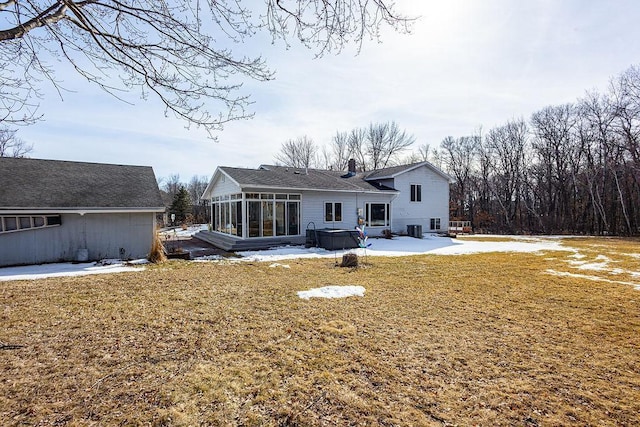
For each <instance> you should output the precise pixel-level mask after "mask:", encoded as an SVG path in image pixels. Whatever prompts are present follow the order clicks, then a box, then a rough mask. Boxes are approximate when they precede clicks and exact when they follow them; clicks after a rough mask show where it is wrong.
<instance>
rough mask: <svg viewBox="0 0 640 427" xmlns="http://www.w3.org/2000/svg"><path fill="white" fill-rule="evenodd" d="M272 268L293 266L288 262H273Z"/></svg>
mask: <svg viewBox="0 0 640 427" xmlns="http://www.w3.org/2000/svg"><path fill="white" fill-rule="evenodd" d="M269 267H270V268H276V267H282V268H291V267H290V266H288V265H287V264H280V263H278V262H274V263H273V264H271V265H270V266H269Z"/></svg>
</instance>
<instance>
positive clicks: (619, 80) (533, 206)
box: [432, 66, 640, 235]
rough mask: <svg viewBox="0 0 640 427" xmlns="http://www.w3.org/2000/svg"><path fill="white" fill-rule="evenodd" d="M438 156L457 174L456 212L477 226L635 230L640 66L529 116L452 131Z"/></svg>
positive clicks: (639, 217)
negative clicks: (601, 87)
mask: <svg viewBox="0 0 640 427" xmlns="http://www.w3.org/2000/svg"><path fill="white" fill-rule="evenodd" d="M432 156H433V157H432V160H433V161H434V163H436V164H437V165H438V166H440V167H442V168H443V169H444V170H445V171H447V172H448V173H449V174H450V175H451V176H452V177H453V179H454V183H453V184H452V186H451V193H450V194H451V200H450V210H451V219H452V220H454V219H460V220H470V221H471V222H472V225H473V226H474V228H475V229H476V230H477V231H484V232H492V233H537V234H556V233H568V234H591V235H638V234H640V67H638V66H632V67H631V68H629V69H628V70H627V71H625V72H623V73H622V74H620V75H619V76H617V77H615V78H613V79H612V80H611V82H610V84H609V87H608V90H607V91H606V92H604V93H600V92H597V91H591V92H587V93H586V95H585V96H584V97H582V98H579V99H578V100H577V101H576V102H574V103H570V104H563V105H551V106H547V107H545V108H543V109H541V110H539V111H536V112H535V113H533V114H532V115H531V117H530V118H529V120H528V121H526V120H524V119H512V120H509V121H507V122H506V123H505V124H503V125H501V126H497V127H495V128H492V129H490V130H489V131H488V132H486V133H483V132H482V131H481V130H479V131H477V132H476V134H475V135H471V136H461V137H457V138H454V137H448V138H445V139H444V140H443V141H442V143H441V144H440V147H439V149H437V150H435V151H434V152H433V153H432Z"/></svg>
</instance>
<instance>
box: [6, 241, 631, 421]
mask: <svg viewBox="0 0 640 427" xmlns="http://www.w3.org/2000/svg"><path fill="white" fill-rule="evenodd" d="M574 242H575V240H571V241H570V242H568V244H570V245H573V244H574ZM609 243H610V241H604V244H605V245H606V246H605V247H604V248H602V249H598V250H599V251H600V252H603V251H606V252H607V253H608V254H609V255H607V256H614V255H613V254H614V253H620V254H621V253H627V252H624V251H628V252H633V250H632V248H633V247H634V244H635V243H630V244H629V246H628V247H627V246H625V248H626V249H623V246H624V245H625V244H627V243H625V241H621V243H620V245H617V244H614V245H613V246H609ZM576 244H578V245H583V244H584V250H587V249H588V248H592V249H594V248H593V246H589V245H594V244H603V241H602V240H598V241H596V240H593V239H586V240H585V241H584V242H579V243H576ZM581 250H583V249H582V247H581ZM594 250H595V249H594ZM618 258H620V259H623V258H625V257H624V256H623V255H619V256H618ZM566 259H567V254H566V253H560V252H557V253H547V254H541V255H540V254H539V255H533V254H480V255H468V256H448V257H444V256H415V257H405V258H372V257H370V258H369V259H368V260H367V266H366V267H365V268H360V269H344V268H337V267H335V266H334V263H333V262H332V261H333V260H305V261H290V262H286V264H288V265H290V266H291V268H290V269H286V268H269V266H268V264H263V263H252V264H249V263H232V262H223V263H216V264H203V263H188V262H171V263H165V264H162V265H158V266H152V267H151V268H149V269H148V270H147V271H145V272H143V273H133V274H127V273H123V274H114V275H107V276H86V277H81V278H57V279H46V280H40V281H32V282H28V281H22V282H4V283H0V310H1V311H0V320H1V322H0V323H1V324H2V330H0V341H1V342H3V343H10V344H20V345H24V347H22V348H14V349H6V350H2V351H0V367H1V369H2V375H1V377H0V378H1V380H0V381H1V383H0V420H3V424H6V425H16V426H17V425H70V426H76V425H178V426H187V425H245V426H251V425H254V426H258V425H267V426H276V425H299V426H321V425H386V426H391V425H436V426H437V425H462V426H466V425H521V426H535V425H599V426H607V425H610V426H614V425H638V424H639V423H640V415H638V414H639V413H640V365H639V363H638V362H639V361H640V309H639V307H640V293H639V292H640V291H637V290H634V289H633V287H631V286H623V285H616V284H611V283H601V282H595V281H588V280H584V279H578V278H573V277H558V276H553V275H550V274H548V273H547V270H549V269H556V270H557V269H561V268H567V264H566V262H565V261H566ZM630 259H633V257H630ZM636 262H637V260H636ZM636 267H637V264H636ZM636 271H637V268H636ZM325 285H362V286H364V287H365V288H366V289H367V291H366V295H365V297H364V298H359V297H352V298H346V299H338V300H323V299H311V300H308V301H307V300H301V299H299V298H298V297H297V295H296V291H298V290H306V289H309V288H313V287H320V286H325Z"/></svg>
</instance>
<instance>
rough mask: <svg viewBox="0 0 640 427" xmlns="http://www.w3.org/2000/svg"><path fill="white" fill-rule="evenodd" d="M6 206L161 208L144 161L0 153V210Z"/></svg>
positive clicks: (43, 207)
mask: <svg viewBox="0 0 640 427" xmlns="http://www.w3.org/2000/svg"><path fill="white" fill-rule="evenodd" d="M10 208H13V209H34V208H35V209H51V208H62V209H77V208H87V209H107V210H111V209H114V210H115V209H125V210H126V209H144V210H150V211H159V210H163V209H164V208H163V203H162V198H161V196H160V190H159V189H158V183H157V182H156V177H155V174H154V173H153V169H152V168H151V167H149V166H127V165H113V164H105V163H84V162H70V161H60V160H40V159H26V158H23V159H16V158H9V157H2V158H0V210H1V209H10Z"/></svg>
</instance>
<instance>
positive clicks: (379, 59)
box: [18, 0, 640, 182]
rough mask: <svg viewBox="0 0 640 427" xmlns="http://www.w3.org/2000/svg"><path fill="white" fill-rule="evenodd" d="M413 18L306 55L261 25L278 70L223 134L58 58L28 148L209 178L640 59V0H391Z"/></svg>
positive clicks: (253, 89) (554, 95)
mask: <svg viewBox="0 0 640 427" xmlns="http://www.w3.org/2000/svg"><path fill="white" fill-rule="evenodd" d="M397 8H398V10H400V11H401V12H403V13H405V14H407V15H412V16H420V19H419V20H418V21H417V22H416V23H415V24H414V27H413V32H412V34H410V35H403V34H397V33H393V32H391V31H384V32H383V35H382V42H381V43H379V44H378V43H376V42H368V43H365V44H364V46H363V49H362V52H361V53H360V55H355V54H354V51H353V50H348V51H345V52H343V53H342V54H340V55H337V56H334V55H331V56H325V57H323V58H320V59H314V55H313V53H312V52H310V51H308V50H306V49H304V48H300V47H294V48H292V49H289V50H287V49H285V48H284V47H283V46H282V45H276V46H272V45H271V39H270V37H269V36H268V35H263V36H262V37H261V38H258V39H255V40H252V41H251V45H250V46H246V47H244V48H243V46H242V45H240V46H239V47H238V49H246V50H248V51H250V52H251V53H253V52H256V51H257V52H259V53H262V54H263V55H264V57H265V59H266V60H267V63H268V64H269V66H270V67H271V69H273V70H275V71H276V79H275V80H274V81H271V82H265V83H256V82H251V81H249V82H247V83H246V85H245V88H244V90H245V91H246V93H248V94H251V96H252V99H253V101H255V103H254V104H253V106H252V111H253V112H255V118H253V119H251V120H243V121H236V122H233V123H230V124H228V125H226V126H225V128H224V130H223V131H221V132H219V133H218V134H217V135H218V142H214V141H212V140H210V139H208V138H207V135H206V133H205V132H204V131H202V130H198V129H191V130H188V129H186V128H185V123H184V122H182V121H180V120H177V119H174V118H173V117H165V116H164V112H163V109H162V107H161V105H160V103H159V102H158V101H157V100H155V99H153V98H150V99H149V100H147V101H143V100H140V99H138V98H137V97H135V98H133V101H135V104H134V105H129V104H126V103H122V102H120V101H118V100H115V99H114V98H112V97H111V96H110V95H108V94H105V93H103V92H101V91H100V90H99V89H97V88H95V87H92V86H89V85H87V84H86V83H84V82H83V81H82V79H81V78H80V77H78V76H76V75H74V74H73V73H70V72H69V73H67V72H65V71H64V70H62V71H61V72H59V73H58V80H61V81H62V82H63V85H64V86H65V87H66V88H68V89H70V90H72V91H73V92H68V93H64V94H63V100H61V99H60V97H59V96H57V95H56V94H55V92H53V91H51V90H49V89H47V90H46V93H47V95H46V97H45V99H43V100H42V101H41V103H40V113H43V114H44V120H43V121H41V122H38V123H36V124H35V125H32V126H29V127H23V128H20V130H19V131H18V136H19V137H20V138H22V139H24V140H26V141H27V142H29V143H32V144H33V145H34V151H33V152H32V153H31V157H34V158H45V159H59V160H77V161H88V162H106V163H118V164H136V165H149V166H153V168H154V170H155V173H156V176H157V177H158V178H161V177H167V176H169V175H171V174H179V175H180V178H181V179H182V180H183V181H185V182H186V181H188V180H189V179H190V178H191V177H192V176H193V175H207V176H210V175H211V174H212V173H213V172H214V170H215V168H216V167H217V166H240V167H257V166H259V165H260V164H263V163H274V155H275V154H276V153H277V152H278V151H279V149H280V145H281V144H282V143H283V142H284V141H285V140H287V139H294V138H297V137H299V136H303V135H307V136H309V137H310V138H312V139H313V140H314V141H315V142H316V143H317V144H318V145H323V144H327V143H329V142H330V140H331V137H332V135H334V134H335V133H336V131H338V130H341V131H348V130H351V129H353V128H355V127H361V126H366V125H368V124H369V123H371V122H385V121H389V120H395V121H396V122H397V123H398V124H399V125H400V127H401V128H402V129H406V130H407V131H408V132H409V133H411V134H413V135H415V137H416V149H417V146H418V145H423V144H430V145H431V146H434V147H436V146H438V145H439V144H440V142H441V141H442V139H444V138H445V137H446V136H449V135H451V136H454V137H458V136H464V135H469V134H472V133H473V132H474V131H475V130H476V129H478V128H479V127H480V126H482V128H483V129H484V131H485V132H486V131H487V130H488V129H490V128H492V127H494V126H498V125H502V124H504V123H505V122H506V121H507V120H509V119H511V118H520V117H523V118H525V119H528V118H529V117H530V115H531V114H532V113H533V112H535V111H537V110H539V109H541V108H543V107H545V106H547V105H557V104H561V103H566V102H573V101H575V100H576V99H577V98H579V97H581V96H583V95H584V93H585V91H586V90H592V89H596V90H599V91H606V89H607V85H608V82H609V79H610V78H611V77H614V76H616V75H617V74H619V73H621V72H622V71H624V70H625V69H627V68H628V67H629V66H631V65H633V64H640V56H639V55H638V54H639V53H640V52H639V51H640V25H638V22H640V2H638V1H637V0H611V1H605V0H602V1H594V0H562V1H556V0H548V1H547V0H538V1H529V2H522V1H513V0H482V1H480V0H477V1H472V0H466V1H465V0H447V1H445V0H441V1H437V2H436V1H415V0H398V1H397Z"/></svg>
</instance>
